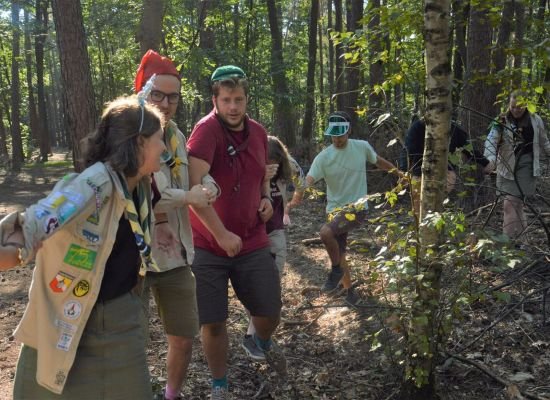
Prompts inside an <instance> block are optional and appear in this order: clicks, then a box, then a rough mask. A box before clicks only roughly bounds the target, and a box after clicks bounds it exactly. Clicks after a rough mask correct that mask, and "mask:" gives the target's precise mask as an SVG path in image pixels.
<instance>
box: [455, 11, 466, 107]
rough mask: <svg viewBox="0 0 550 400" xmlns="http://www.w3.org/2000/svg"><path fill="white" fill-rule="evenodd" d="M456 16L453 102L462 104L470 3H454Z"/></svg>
mask: <svg viewBox="0 0 550 400" xmlns="http://www.w3.org/2000/svg"><path fill="white" fill-rule="evenodd" d="M452 8H453V14H454V37H455V51H454V55H453V75H454V85H453V87H454V89H453V102H454V103H457V104H458V103H459V102H460V94H461V92H462V86H463V79H464V65H466V54H467V53H466V24H467V19H468V8H469V6H468V2H467V1H465V0H455V1H453V3H452Z"/></svg>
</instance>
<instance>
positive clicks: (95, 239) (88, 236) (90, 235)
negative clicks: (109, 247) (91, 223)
mask: <svg viewBox="0 0 550 400" xmlns="http://www.w3.org/2000/svg"><path fill="white" fill-rule="evenodd" d="M82 236H84V237H85V238H86V240H88V242H90V243H97V242H99V236H98V235H96V234H95V233H93V232H90V231H89V230H87V229H82Z"/></svg>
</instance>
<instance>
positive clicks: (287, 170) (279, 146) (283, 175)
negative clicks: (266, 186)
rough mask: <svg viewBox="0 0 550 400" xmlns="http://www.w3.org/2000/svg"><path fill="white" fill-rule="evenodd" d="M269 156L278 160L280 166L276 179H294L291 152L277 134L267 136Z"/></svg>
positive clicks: (287, 180)
mask: <svg viewBox="0 0 550 400" xmlns="http://www.w3.org/2000/svg"><path fill="white" fill-rule="evenodd" d="M267 157H268V158H269V159H270V160H274V161H277V163H278V164H279V168H278V169H277V174H276V175H275V177H274V178H275V179H276V180H277V179H282V180H283V181H286V182H289V181H290V180H291V179H292V175H293V172H292V167H291V166H290V154H289V153H288V149H287V148H286V146H285V145H284V144H283V142H281V141H280V140H279V138H277V137H276V136H268V137H267Z"/></svg>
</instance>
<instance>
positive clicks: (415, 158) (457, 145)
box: [399, 119, 490, 212]
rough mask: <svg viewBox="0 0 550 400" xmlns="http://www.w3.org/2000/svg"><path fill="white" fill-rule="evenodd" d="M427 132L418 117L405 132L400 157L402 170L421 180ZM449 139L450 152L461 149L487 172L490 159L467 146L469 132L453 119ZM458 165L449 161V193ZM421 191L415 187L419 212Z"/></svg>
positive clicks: (453, 183)
mask: <svg viewBox="0 0 550 400" xmlns="http://www.w3.org/2000/svg"><path fill="white" fill-rule="evenodd" d="M425 134H426V123H425V122H424V120H423V119H418V120H416V121H415V122H413V124H412V125H411V126H410V127H409V129H408V130H407V133H406V134H405V148H404V149H403V153H402V156H401V159H400V163H399V168H400V169H401V170H402V171H410V172H411V174H412V176H413V178H415V179H416V180H418V181H420V177H421V176H422V158H423V157H424V137H425ZM449 136H450V141H449V154H454V153H455V152H456V150H457V149H461V154H462V155H463V156H464V157H465V158H466V160H468V161H470V160H471V161H474V162H475V163H476V164H479V165H481V166H482V167H483V169H484V172H485V173H489V172H490V171H489V170H488V169H487V168H488V165H489V160H487V159H486V158H485V157H484V156H483V154H481V153H480V152H478V151H477V150H475V149H474V150H473V151H471V152H470V151H468V150H466V149H465V147H466V146H467V145H468V144H469V143H470V141H469V139H468V133H467V132H466V131H465V130H464V129H462V128H461V127H460V126H459V125H458V124H457V123H456V122H454V121H451V132H450V135H449ZM455 169H456V165H454V164H453V163H452V162H449V164H448V165H447V193H450V192H451V191H452V190H453V189H454V186H455V184H456V172H455ZM419 195H420V193H417V191H415V190H414V189H413V202H414V206H415V210H416V211H417V212H418V211H419V207H420V202H419V201H418V200H419V199H418V197H419Z"/></svg>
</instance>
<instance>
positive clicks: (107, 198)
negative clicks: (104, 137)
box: [0, 163, 150, 394]
mask: <svg viewBox="0 0 550 400" xmlns="http://www.w3.org/2000/svg"><path fill="white" fill-rule="evenodd" d="M145 179H146V180H147V185H145V186H146V190H147V192H148V193H147V194H148V195H149V196H150V180H149V178H145ZM124 209H125V198H124V192H123V190H122V186H121V183H120V181H119V179H118V176H117V175H116V173H115V172H114V171H113V170H112V169H111V168H110V167H108V166H107V165H105V164H103V163H96V164H94V165H92V166H90V167H89V168H87V169H86V170H84V171H83V172H82V173H81V174H71V175H68V176H67V177H65V178H63V180H61V181H60V182H58V183H57V184H56V185H55V187H54V189H53V190H52V192H51V193H50V194H49V195H48V196H47V197H46V198H44V199H42V200H40V201H39V202H38V203H36V204H34V205H32V206H30V207H29V208H27V210H26V211H25V214H24V215H20V214H18V213H13V214H10V215H8V216H6V217H5V218H4V219H3V220H2V221H0V234H1V233H2V229H6V228H7V227H8V226H9V225H10V224H11V223H13V220H14V218H16V219H18V220H19V222H20V223H21V224H22V226H23V232H24V236H25V248H26V250H27V251H28V252H29V257H28V259H27V260H25V261H29V260H30V259H32V255H33V254H32V253H33V248H34V246H35V245H36V244H38V243H40V242H42V247H41V248H40V249H39V250H38V252H37V253H36V268H35V269H34V273H33V278H32V283H31V287H30V291H29V302H28V305H27V308H26V310H25V313H24V315H23V318H22V320H21V322H20V323H19V326H18V327H17V329H16V331H15V337H16V338H17V340H19V341H20V342H22V343H24V344H26V345H28V346H30V347H32V348H34V349H36V350H37V352H38V365H37V374H36V380H37V382H38V383H39V384H40V385H42V386H44V387H45V388H47V389H48V390H50V391H52V392H54V393H58V394H60V393H62V391H63V387H64V385H65V382H66V380H67V375H68V374H69V371H70V369H71V366H72V364H73V362H74V359H75V356H76V352H77V348H78V343H79V341H80V338H81V336H82V333H83V331H84V328H85V326H86V322H87V320H88V318H89V316H90V313H91V311H92V308H93V307H94V305H95V303H96V300H97V296H98V294H99V290H100V287H101V281H102V278H103V273H104V271H105V264H106V262H107V259H108V257H109V255H110V253H111V251H112V248H113V244H114V242H115V238H116V232H117V230H118V226H119V220H120V217H121V216H122V213H123V212H124Z"/></svg>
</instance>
